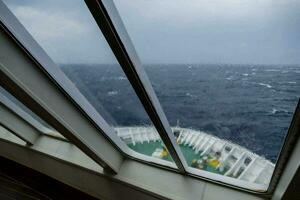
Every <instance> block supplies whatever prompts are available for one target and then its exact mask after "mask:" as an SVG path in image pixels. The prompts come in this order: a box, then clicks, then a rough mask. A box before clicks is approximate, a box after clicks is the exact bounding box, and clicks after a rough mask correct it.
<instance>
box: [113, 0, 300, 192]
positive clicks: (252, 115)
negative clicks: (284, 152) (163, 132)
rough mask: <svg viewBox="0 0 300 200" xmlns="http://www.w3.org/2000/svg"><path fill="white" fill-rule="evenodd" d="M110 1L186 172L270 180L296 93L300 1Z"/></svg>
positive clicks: (245, 184)
mask: <svg viewBox="0 0 300 200" xmlns="http://www.w3.org/2000/svg"><path fill="white" fill-rule="evenodd" d="M114 2H115V4H116V7H117V9H118V11H119V13H120V16H121V18H122V20H123V22H124V24H125V26H126V28H127V31H128V33H129V35H130V37H131V39H132V41H133V44H134V45H135V47H136V50H137V52H138V54H139V56H140V58H141V61H142V63H143V66H144V68H145V70H146V71H147V73H148V76H149V78H150V80H151V81H152V84H153V87H154V90H155V91H156V94H157V96H158V99H159V100H160V103H161V104H162V107H163V109H164V111H165V113H166V116H167V118H168V120H169V122H170V124H171V126H172V127H173V130H174V136H175V137H176V139H177V143H178V145H179V146H180V148H181V150H182V152H183V154H184V156H185V158H186V160H187V162H188V165H189V166H191V167H192V168H193V172H195V173H199V174H200V175H206V174H207V173H205V172H212V173H213V175H212V176H209V177H210V178H211V177H217V178H219V180H222V181H225V180H227V181H228V182H231V183H237V181H239V183H241V184H238V185H239V186H242V187H248V186H249V185H251V184H260V185H261V186H262V187H261V188H267V186H268V184H269V181H270V178H271V176H272V173H273V170H274V166H275V163H276V160H277V158H278V155H279V153H280V149H281V147H282V144H283V141H284V138H285V136H286V133H287V130H288V127H289V124H290V122H291V119H292V116H293V112H294V109H295V106H296V104H297V101H298V99H299V96H300V57H299V55H298V54H299V52H300V46H299V45H298V44H299V42H300V38H299V35H300V29H299V20H300V12H299V9H300V3H299V1H292V0H288V1H283V0H279V1H278V0H276V1H275V0H257V1H253V0H243V1H242V0H190V1H184V0H176V1H174V0H164V1H161V0H151V1H140V0H131V1H123V0H114ZM195 169H197V170H195ZM212 173H211V174H212ZM215 174H218V175H223V176H215ZM220 177H224V178H220ZM232 180H233V181H232Z"/></svg>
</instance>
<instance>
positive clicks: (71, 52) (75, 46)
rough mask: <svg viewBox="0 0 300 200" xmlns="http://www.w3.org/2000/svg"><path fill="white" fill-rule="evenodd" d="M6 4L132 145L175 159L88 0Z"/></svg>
mask: <svg viewBox="0 0 300 200" xmlns="http://www.w3.org/2000/svg"><path fill="white" fill-rule="evenodd" d="M5 3H7V5H8V7H9V8H10V9H11V11H12V12H13V13H14V14H15V16H16V17H17V18H18V19H19V20H20V22H21V23H22V24H23V25H24V26H25V28H26V29H27V30H28V31H29V32H30V33H31V34H32V36H33V37H34V39H35V40H36V41H37V42H38V43H39V44H40V45H41V46H42V47H43V49H44V50H45V51H46V52H47V54H48V55H49V56H50V57H51V58H52V60H53V61H54V62H55V63H57V64H58V65H59V66H60V67H61V69H62V71H63V72H64V73H65V74H66V75H67V77H68V78H69V79H70V80H71V81H72V82H73V83H74V85H76V87H77V88H78V89H79V90H80V92H81V93H82V94H83V95H84V96H85V97H86V98H87V100H88V101H89V102H90V103H91V104H92V105H93V107H94V108H95V109H96V110H97V111H98V112H99V113H100V114H101V115H102V116H103V117H104V119H105V120H106V121H107V122H108V123H109V124H110V125H112V126H113V127H114V128H115V130H116V133H117V134H118V136H119V137H120V138H121V139H122V140H123V141H124V142H125V143H126V144H127V145H128V147H130V148H131V149H132V150H134V151H136V152H138V153H141V154H144V155H147V156H149V158H150V157H155V158H159V159H162V160H165V161H172V159H171V156H170V155H169V153H168V151H167V149H166V147H165V145H164V144H163V142H162V141H161V139H160V136H159V134H158V133H157V131H156V129H155V128H154V127H153V125H152V123H151V121H150V119H149V117H148V115H147V114H146V112H145V110H144V108H143V107H142V104H141V103H140V101H139V99H138V97H137V96H136V94H135V92H134V90H133V89H132V87H131V85H130V83H129V81H128V80H127V78H126V76H125V74H124V72H123V71H122V69H121V67H120V66H119V65H118V64H117V60H116V58H115V57H114V55H113V53H112V51H111V49H110V48H109V46H108V44H107V43H106V40H105V38H104V37H103V35H102V33H101V31H100V30H99V28H98V26H97V24H96V23H95V21H94V19H93V17H92V15H91V14H90V12H89V10H88V8H87V7H86V5H85V4H84V1H80V0H75V1H74V0H68V1H49V0H47V1H34V2H27V1H26V2H23V1H5ZM134 155H136V154H134ZM134 155H133V156H134ZM139 157H140V156H139ZM140 158H141V157H140ZM143 158H145V157H143ZM145 159H146V158H145ZM160 163H161V164H164V163H165V164H166V163H170V162H164V161H160ZM167 165H169V164H167ZM169 166H170V165H169Z"/></svg>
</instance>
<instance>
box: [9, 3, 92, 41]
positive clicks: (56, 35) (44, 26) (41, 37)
mask: <svg viewBox="0 0 300 200" xmlns="http://www.w3.org/2000/svg"><path fill="white" fill-rule="evenodd" d="M12 11H13V13H14V14H15V15H16V17H17V18H18V19H20V21H21V22H22V23H23V25H24V26H25V27H26V28H27V29H28V30H29V31H30V32H31V33H32V34H33V36H34V38H36V39H37V40H38V41H47V40H50V41H55V40H56V41H57V40H65V39H67V37H69V36H72V37H74V36H75V35H78V36H80V35H83V34H86V33H87V32H88V29H87V27H86V26H85V25H84V24H83V23H81V22H80V21H76V20H74V19H72V18H71V17H69V16H68V15H69V14H68V13H66V12H47V11H45V10H43V11H42V10H38V9H37V8H33V7H29V6H18V7H15V8H14V9H13V10H12Z"/></svg>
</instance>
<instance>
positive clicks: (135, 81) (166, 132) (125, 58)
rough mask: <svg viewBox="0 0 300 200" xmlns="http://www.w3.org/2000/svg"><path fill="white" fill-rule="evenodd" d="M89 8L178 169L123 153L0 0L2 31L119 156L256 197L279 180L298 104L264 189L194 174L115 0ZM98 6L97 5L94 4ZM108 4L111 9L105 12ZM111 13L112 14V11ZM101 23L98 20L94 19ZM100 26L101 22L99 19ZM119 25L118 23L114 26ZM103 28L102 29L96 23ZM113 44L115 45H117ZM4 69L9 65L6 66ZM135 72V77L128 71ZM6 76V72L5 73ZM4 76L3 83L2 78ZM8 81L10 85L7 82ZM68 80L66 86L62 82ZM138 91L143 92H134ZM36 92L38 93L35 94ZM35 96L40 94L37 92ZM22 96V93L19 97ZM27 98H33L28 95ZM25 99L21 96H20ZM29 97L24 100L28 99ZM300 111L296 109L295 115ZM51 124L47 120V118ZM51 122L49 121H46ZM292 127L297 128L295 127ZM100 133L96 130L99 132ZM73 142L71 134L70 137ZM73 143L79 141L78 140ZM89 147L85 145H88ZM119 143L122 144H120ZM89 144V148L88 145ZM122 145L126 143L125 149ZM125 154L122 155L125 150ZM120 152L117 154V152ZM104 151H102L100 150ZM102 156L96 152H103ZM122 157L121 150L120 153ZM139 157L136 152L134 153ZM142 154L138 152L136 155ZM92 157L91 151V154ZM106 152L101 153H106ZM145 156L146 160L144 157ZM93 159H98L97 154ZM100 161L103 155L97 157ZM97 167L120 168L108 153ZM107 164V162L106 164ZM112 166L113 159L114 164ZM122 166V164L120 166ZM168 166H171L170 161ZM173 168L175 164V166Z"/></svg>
mask: <svg viewBox="0 0 300 200" xmlns="http://www.w3.org/2000/svg"><path fill="white" fill-rule="evenodd" d="M85 2H86V3H87V5H88V7H89V8H90V9H92V10H91V13H92V15H93V16H94V15H96V22H97V18H98V17H99V16H98V14H99V13H100V14H101V15H102V16H105V18H104V20H106V23H107V24H106V25H107V27H106V28H109V26H110V29H109V30H108V31H107V32H105V31H102V33H103V35H104V36H105V38H106V39H107V41H108V43H109V44H110V46H111V49H112V50H113V52H114V54H115V56H116V58H117V59H118V61H119V62H120V65H121V67H122V68H123V70H124V72H125V74H126V76H127V78H128V80H129V81H130V83H131V84H132V86H133V88H134V89H135V91H136V93H137V95H138V97H139V98H140V100H141V102H142V104H143V106H144V108H145V110H146V111H147V113H148V115H149V117H150V119H151V120H152V121H153V123H154V125H155V127H156V128H157V130H158V132H159V134H160V136H161V138H162V140H163V142H165V145H166V146H167V148H168V149H169V151H170V154H171V155H172V158H173V159H174V158H175V159H174V161H175V163H176V165H177V167H178V168H179V170H176V169H174V168H173V169H172V168H166V167H165V166H163V165H159V164H157V163H156V162H157V161H156V160H155V161H154V160H151V159H149V160H147V158H146V156H141V155H134V153H133V152H128V151H127V152H126V150H124V149H123V148H125V147H124V145H125V144H124V143H123V142H122V141H121V139H120V138H118V137H117V135H116V134H114V131H113V129H112V128H111V127H110V126H109V125H108V124H107V122H106V121H105V119H103V118H102V117H101V115H100V114H98V113H97V112H96V111H95V110H94V108H93V107H92V106H91V105H90V104H89V103H88V102H87V100H86V99H85V97H83V96H82V95H81V93H80V92H79V91H78V90H77V89H76V88H75V87H73V86H72V84H71V83H70V81H68V79H67V78H66V77H65V76H64V75H63V74H62V73H61V72H60V71H58V67H57V66H56V65H55V64H54V63H53V61H52V60H51V59H50V58H49V57H48V56H47V54H46V53H45V52H44V51H43V50H42V49H41V48H40V47H39V45H38V44H37V43H36V42H35V41H34V39H33V38H32V37H31V36H30V35H29V34H28V32H27V31H26V30H25V28H24V27H23V26H22V25H21V24H20V23H19V22H18V20H17V19H16V18H15V17H14V16H13V15H12V14H11V13H10V11H9V10H8V8H7V7H6V6H5V5H4V3H3V2H2V1H1V0H0V11H1V12H0V21H1V24H0V26H1V27H2V28H4V29H5V31H6V33H7V34H8V35H9V36H10V37H11V38H13V40H14V41H15V42H16V43H17V44H18V45H19V46H20V47H21V49H22V50H23V51H24V52H25V54H27V55H28V56H29V57H30V58H31V59H32V61H33V62H34V63H35V64H36V65H37V66H38V67H39V70H43V73H44V75H45V74H46V75H47V76H48V78H50V79H51V81H52V84H53V85H55V86H56V87H57V88H59V90H60V92H63V94H64V95H65V96H67V97H68V101H70V102H72V104H74V105H75V106H76V107H77V108H78V109H79V112H78V113H79V114H81V115H82V114H83V115H84V117H86V118H87V119H88V120H90V122H91V125H92V126H96V128H97V130H98V132H100V133H102V134H103V135H104V136H106V137H105V138H106V139H108V140H109V142H110V143H111V144H112V145H113V146H114V148H116V149H117V150H118V151H119V153H120V154H122V156H126V157H130V158H132V159H135V160H138V161H141V162H143V163H147V164H152V165H155V166H158V167H160V168H166V169H167V170H172V171H176V172H178V173H181V174H185V175H189V176H192V177H196V178H199V179H204V180H209V181H211V182H214V183H218V184H220V185H223V186H227V187H231V188H235V189H238V190H242V191H246V192H249V193H254V194H257V195H260V196H262V195H263V196H266V195H267V196H268V195H271V194H272V193H273V192H274V190H275V188H276V185H277V183H278V180H279V179H280V177H281V175H282V173H283V170H282V169H284V167H285V165H286V163H287V161H288V157H289V152H290V151H291V150H292V149H293V146H294V142H295V141H294V140H295V138H299V128H298V129H297V127H299V124H300V122H299V117H296V114H297V113H299V104H298V107H297V110H296V113H295V114H294V117H293V121H292V123H291V125H290V128H289V131H288V134H287V136H286V138H285V140H284V145H283V147H282V149H281V152H280V154H279V159H278V161H277V164H276V166H275V170H274V172H273V175H272V179H271V182H270V184H269V187H268V189H267V190H266V192H258V191H253V190H249V189H246V188H241V187H239V186H237V185H231V184H229V183H226V182H220V181H218V180H215V179H210V178H209V176H208V177H205V176H202V175H199V174H198V173H196V172H195V171H194V170H193V169H190V167H187V164H186V161H185V159H184V157H183V156H182V153H181V151H180V149H179V148H178V146H177V145H176V143H175V139H174V137H173V136H172V131H171V128H170V126H169V124H168V121H167V119H166V117H165V114H164V113H163V110H162V108H161V106H160V103H159V101H158V100H157V97H156V95H155V93H154V90H153V88H152V86H151V83H150V81H149V80H148V78H147V75H146V73H145V72H144V70H143V68H142V67H141V65H140V62H139V59H138V57H137V54H136V52H135V50H134V47H133V45H132V43H131V41H130V38H129V36H128V34H127V32H126V29H125V27H124V25H123V24H122V21H121V18H120V16H119V14H118V12H117V10H116V9H115V7H114V4H113V2H112V1H108V0H103V1H100V0H85ZM95 5H96V7H94V6H95ZM108 9H109V12H108V11H107V10H108ZM112 12H113V13H112ZM111 20H117V23H115V22H112V21H111ZM97 23H99V22H97ZM98 26H99V24H98ZM116 26H117V27H116ZM99 28H100V29H101V30H103V28H101V27H99ZM115 45H116V46H115ZM4 69H5V66H3V65H1V67H0V70H2V71H1V73H0V75H1V77H2V76H4V75H5V74H4V72H3V70H4ZM6 69H7V67H6ZM132 73H133V74H134V76H133V75H132ZM6 76H7V74H6ZM6 78H7V80H8V79H11V82H10V83H8V82H7V83H5V80H4V79H3V80H2V81H0V83H1V84H3V85H6V88H8V89H9V90H10V92H15V91H13V90H12V85H14V86H20V83H21V82H19V85H18V84H16V82H17V79H13V77H8V76H7V77H6ZM3 81H4V82H3ZM9 84H11V85H10V86H9ZM66 85H67V86H66ZM19 89H20V90H19V93H21V92H23V94H26V95H27V98H28V97H29V98H31V95H32V96H33V94H31V93H30V92H28V91H26V88H25V87H24V88H19ZM138 92H142V93H138ZM13 95H16V97H17V98H18V99H22V97H21V95H20V94H13ZM36 95H38V94H36ZM37 97H38V96H37ZM24 98H26V97H23V100H24ZM31 100H36V99H34V98H32V99H31ZM22 102H23V101H22ZM26 102H28V99H27V100H26ZM27 105H28V107H31V108H33V104H30V103H27ZM35 112H37V114H38V115H39V116H40V117H41V118H42V119H45V116H43V114H41V113H40V112H39V111H35ZM297 116H299V114H298V115H297ZM45 121H46V122H48V121H49V119H48V120H47V119H46V120H45ZM49 124H50V123H49ZM50 125H51V124H50ZM295 127H296V128H295ZM62 134H63V135H64V136H65V135H66V136H69V135H68V134H64V133H62ZM99 137H100V135H99ZM70 141H71V142H72V141H73V139H71V140H70ZM76 143H77V144H76ZM75 144H76V145H77V146H78V147H79V148H81V149H84V152H85V153H87V155H89V156H91V152H89V151H88V150H87V149H86V147H83V146H84V145H83V146H82V144H78V142H75ZM87 146H88V145H87ZM122 146H123V147H122ZM88 149H89V147H88ZM125 149H126V148H125ZM124 153H125V154H126V155H124ZM116 155H117V156H118V153H116ZM101 156H103V155H101ZM101 156H100V157H101ZM119 156H120V155H119ZM136 156H137V157H136ZM139 156H141V157H139ZM91 157H92V158H94V159H95V156H91ZM104 157H105V156H104ZM145 159H146V160H145ZM96 160H97V159H96ZM100 160H101V158H100ZM98 163H99V164H100V165H101V166H103V167H104V168H105V169H107V171H112V173H113V174H114V173H117V171H118V170H116V169H117V168H116V167H115V166H110V164H111V163H110V162H109V160H108V159H107V157H106V158H104V159H103V162H102V161H101V162H98ZM107 163H110V164H108V165H107ZM122 163H123V161H120V165H122ZM112 165H113V164H112ZM119 167H120V166H119ZM171 167H172V166H171ZM173 167H174V166H173Z"/></svg>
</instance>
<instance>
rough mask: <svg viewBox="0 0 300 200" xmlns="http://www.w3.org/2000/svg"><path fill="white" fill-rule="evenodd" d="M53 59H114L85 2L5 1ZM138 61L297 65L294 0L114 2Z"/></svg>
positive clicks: (298, 16) (298, 20)
mask: <svg viewBox="0 0 300 200" xmlns="http://www.w3.org/2000/svg"><path fill="white" fill-rule="evenodd" d="M4 2H5V3H6V4H7V5H8V6H9V8H10V9H11V10H12V11H13V13H14V14H15V15H16V16H17V17H18V19H19V20H20V21H21V22H22V24H23V25H24V26H25V27H26V28H27V29H28V31H29V32H30V33H31V34H32V35H33V37H34V38H35V39H36V40H37V41H38V42H39V43H40V45H41V46H42V47H43V48H44V49H45V50H46V52H47V53H48V54H49V55H50V57H52V59H53V60H54V61H55V62H57V63H111V62H116V61H115V58H114V56H113V54H112V52H111V50H110V49H109V47H108V45H107V43H106V42H105V39H104V38H103V36H102V34H101V32H100V30H98V27H97V26H96V24H95V22H94V20H93V18H92V16H91V14H90V13H89V11H88V9H87V7H86V5H85V4H84V1H83V0H64V1H61V0H47V1H46V0H5V1H4ZM114 2H115V4H116V7H117V9H118V10H119V12H120V15H121V17H122V19H123V21H124V24H125V26H126V28H127V31H128V33H129V35H130V36H131V39H132V41H133V43H134V45H135V47H136V50H137V52H138V54H139V56H140V58H141V61H142V63H236V64H241V63H243V64H244V63H249V64H300V1H298V0H114Z"/></svg>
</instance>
